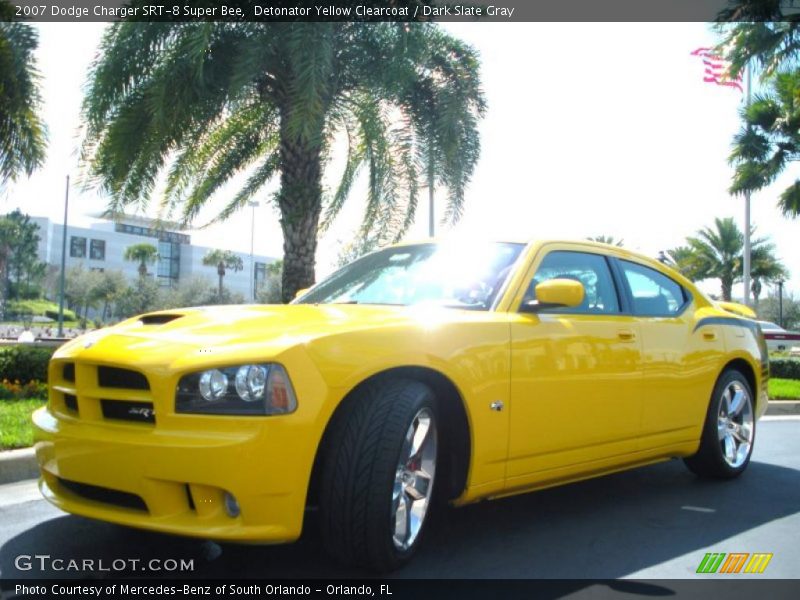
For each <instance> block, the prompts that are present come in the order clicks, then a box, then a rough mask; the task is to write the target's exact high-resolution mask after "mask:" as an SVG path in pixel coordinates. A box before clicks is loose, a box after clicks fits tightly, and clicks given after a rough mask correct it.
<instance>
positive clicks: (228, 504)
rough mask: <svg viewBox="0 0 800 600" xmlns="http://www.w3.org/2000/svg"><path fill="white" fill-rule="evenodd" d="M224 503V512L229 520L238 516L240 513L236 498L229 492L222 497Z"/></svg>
mask: <svg viewBox="0 0 800 600" xmlns="http://www.w3.org/2000/svg"><path fill="white" fill-rule="evenodd" d="M223 499H224V501H225V512H226V513H228V516H229V517H230V518H231V519H235V518H236V517H238V516H239V513H240V512H242V511H241V509H240V508H239V502H238V501H237V500H236V496H234V495H233V494H231V493H230V492H225V496H224V498H223Z"/></svg>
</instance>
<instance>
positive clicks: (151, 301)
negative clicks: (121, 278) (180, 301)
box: [114, 277, 161, 319]
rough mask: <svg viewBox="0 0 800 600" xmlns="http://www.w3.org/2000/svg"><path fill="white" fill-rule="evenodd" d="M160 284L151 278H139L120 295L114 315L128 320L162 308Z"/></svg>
mask: <svg viewBox="0 0 800 600" xmlns="http://www.w3.org/2000/svg"><path fill="white" fill-rule="evenodd" d="M160 299H161V297H160V290H159V287H158V283H157V282H156V281H153V280H152V279H151V278H149V277H139V278H137V279H136V281H135V282H134V283H133V284H132V285H129V286H128V287H127V288H126V289H125V291H124V292H122V294H120V296H119V298H118V299H117V301H116V303H115V304H114V315H115V316H116V317H118V318H121V319H123V318H127V317H132V316H134V315H140V314H142V313H145V312H148V311H151V310H158V309H159V308H160Z"/></svg>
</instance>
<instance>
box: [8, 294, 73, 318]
mask: <svg viewBox="0 0 800 600" xmlns="http://www.w3.org/2000/svg"><path fill="white" fill-rule="evenodd" d="M8 310H9V312H12V313H21V312H25V313H30V314H31V315H37V316H40V317H43V316H45V312H47V311H51V312H55V313H57V312H58V304H57V303H56V302H51V301H50V300H41V299H39V300H11V301H9V303H8ZM64 319H65V320H67V319H68V320H70V321H76V320H77V317H76V315H75V312H74V311H72V310H69V309H67V308H64Z"/></svg>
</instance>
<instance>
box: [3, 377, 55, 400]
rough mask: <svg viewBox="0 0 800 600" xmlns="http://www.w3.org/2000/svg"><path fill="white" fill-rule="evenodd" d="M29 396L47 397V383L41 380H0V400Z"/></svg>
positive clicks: (24, 398)
mask: <svg viewBox="0 0 800 600" xmlns="http://www.w3.org/2000/svg"><path fill="white" fill-rule="evenodd" d="M28 398H38V399H43V398H47V384H46V383H42V382H41V381H29V382H28V383H25V384H22V383H20V382H19V381H9V380H8V379H3V380H2V381H0V400H27V399H28Z"/></svg>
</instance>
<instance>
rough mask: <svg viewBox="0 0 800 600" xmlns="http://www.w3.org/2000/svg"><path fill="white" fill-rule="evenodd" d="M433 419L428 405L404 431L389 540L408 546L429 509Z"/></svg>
mask: <svg viewBox="0 0 800 600" xmlns="http://www.w3.org/2000/svg"><path fill="white" fill-rule="evenodd" d="M436 449H437V436H436V422H435V421H434V418H433V414H432V413H431V411H430V410H428V409H427V408H423V409H421V410H420V411H419V412H418V413H417V414H416V415H415V416H414V418H413V419H412V421H411V425H410V426H409V428H408V431H407V432H406V436H405V440H404V442H403V447H402V448H401V450H400V460H399V462H398V464H397V469H396V472H395V479H394V488H393V490H392V516H391V527H392V532H393V533H392V541H393V542H394V545H395V548H397V549H398V550H408V549H409V548H410V547H411V546H412V545H413V544H414V542H415V540H416V539H417V536H418V535H419V532H420V530H421V529H422V524H423V523H424V521H425V515H426V514H427V513H428V507H429V505H430V499H431V494H432V492H433V479H434V475H435V474H436Z"/></svg>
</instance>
